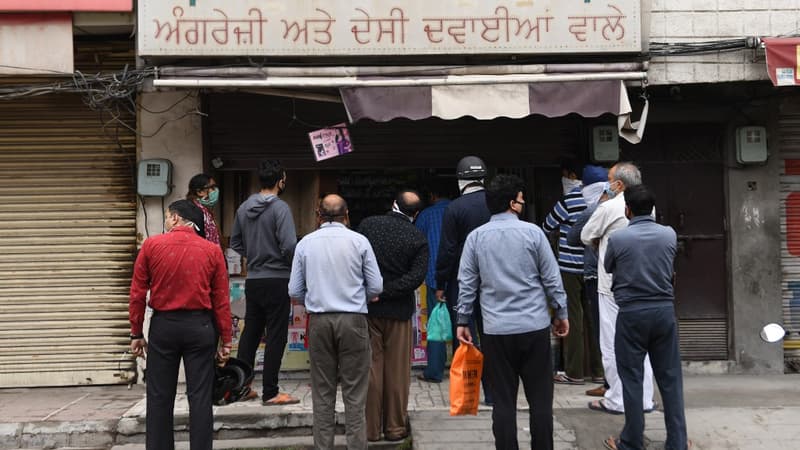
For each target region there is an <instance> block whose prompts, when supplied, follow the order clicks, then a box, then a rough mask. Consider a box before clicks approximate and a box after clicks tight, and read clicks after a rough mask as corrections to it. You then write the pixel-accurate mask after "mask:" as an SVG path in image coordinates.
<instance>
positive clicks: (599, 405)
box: [589, 400, 625, 416]
mask: <svg viewBox="0 0 800 450" xmlns="http://www.w3.org/2000/svg"><path fill="white" fill-rule="evenodd" d="M589 409H591V410H592V411H600V412H604V413H608V414H612V415H615V416H621V415H623V414H625V413H623V412H622V411H614V410H613V409H608V408H607V407H606V404H605V403H604V402H603V401H602V400H595V401H593V402H589Z"/></svg>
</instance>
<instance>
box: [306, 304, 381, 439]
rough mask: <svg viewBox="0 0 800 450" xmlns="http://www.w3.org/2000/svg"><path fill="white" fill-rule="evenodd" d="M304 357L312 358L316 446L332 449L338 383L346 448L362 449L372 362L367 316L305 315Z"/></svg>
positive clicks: (365, 434) (347, 314)
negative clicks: (306, 350) (306, 319)
mask: <svg viewBox="0 0 800 450" xmlns="http://www.w3.org/2000/svg"><path fill="white" fill-rule="evenodd" d="M308 357H309V359H310V360H311V401H312V402H313V414H314V425H313V430H314V431H313V432H314V448H315V449H317V450H332V449H333V448H334V447H333V438H334V435H335V433H336V409H335V407H336V386H337V384H338V381H341V383H342V399H343V401H344V415H345V435H346V437H347V448H348V449H349V450H366V448H367V418H366V411H365V405H366V401H367V388H368V385H369V366H370V360H371V350H370V342H369V325H368V324H367V316H366V315H364V314H351V313H324V314H311V315H309V322H308Z"/></svg>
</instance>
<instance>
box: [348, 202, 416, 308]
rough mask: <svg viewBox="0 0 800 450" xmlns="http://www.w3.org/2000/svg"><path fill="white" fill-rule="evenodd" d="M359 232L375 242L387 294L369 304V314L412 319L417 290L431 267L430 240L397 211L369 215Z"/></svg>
mask: <svg viewBox="0 0 800 450" xmlns="http://www.w3.org/2000/svg"><path fill="white" fill-rule="evenodd" d="M358 232H359V233H361V234H363V235H364V236H366V237H367V239H368V240H369V243H370V244H371V245H372V249H373V250H374V251H375V257H376V258H377V259H378V267H379V268H380V270H381V276H383V293H382V294H381V295H380V300H378V301H377V302H375V303H369V305H368V307H369V315H370V316H373V317H382V318H387V319H397V320H410V319H411V317H412V316H413V315H414V309H415V298H414V290H415V289H417V288H418V287H419V286H420V285H421V284H422V282H423V281H424V280H425V273H426V272H427V270H428V240H427V239H426V238H425V235H424V234H422V232H420V231H419V230H417V228H416V227H415V226H414V225H413V224H412V223H411V222H410V221H409V220H408V219H407V218H406V217H405V216H403V215H402V214H398V213H394V212H390V213H388V214H386V215H383V216H372V217H367V218H366V219H364V220H363V221H361V225H360V226H359V227H358Z"/></svg>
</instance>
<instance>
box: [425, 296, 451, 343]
mask: <svg viewBox="0 0 800 450" xmlns="http://www.w3.org/2000/svg"><path fill="white" fill-rule="evenodd" d="M427 339H428V340H429V341H434V342H446V341H449V340H451V339H453V328H452V325H451V322H450V312H448V311H447V304H445V303H444V302H437V305H436V306H434V307H433V311H431V316H430V317H428V334H427Z"/></svg>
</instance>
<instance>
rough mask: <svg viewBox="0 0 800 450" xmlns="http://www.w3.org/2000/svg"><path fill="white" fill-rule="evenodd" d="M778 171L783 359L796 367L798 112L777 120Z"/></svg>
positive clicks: (799, 325) (799, 310)
mask: <svg viewBox="0 0 800 450" xmlns="http://www.w3.org/2000/svg"><path fill="white" fill-rule="evenodd" d="M778 134H779V135H778V145H779V149H780V153H781V155H782V157H783V158H784V159H783V169H782V170H781V180H780V181H781V184H780V186H781V187H780V190H781V191H780V196H781V197H780V198H781V209H780V214H781V272H782V280H781V294H782V295H781V299H782V306H783V323H784V327H785V328H786V330H787V331H788V332H789V337H788V338H787V340H786V342H785V349H786V351H785V352H784V358H785V359H786V362H787V367H789V368H792V367H794V368H795V370H798V369H800V367H797V366H798V364H797V361H798V354H800V352H798V351H797V350H791V349H797V348H798V346H800V339H798V336H800V334H798V333H800V110H795V111H791V110H789V111H784V112H783V113H782V114H781V116H780V117H779V120H778Z"/></svg>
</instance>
